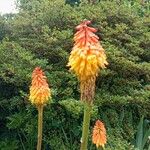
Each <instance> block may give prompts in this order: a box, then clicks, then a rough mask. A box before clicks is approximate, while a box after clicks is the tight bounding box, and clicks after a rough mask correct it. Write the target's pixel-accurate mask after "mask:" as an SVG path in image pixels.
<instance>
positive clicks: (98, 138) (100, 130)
mask: <svg viewBox="0 0 150 150" xmlns="http://www.w3.org/2000/svg"><path fill="white" fill-rule="evenodd" d="M92 142H93V144H96V147H97V148H98V147H100V146H101V147H103V148H104V145H105V144H106V142H107V139H106V129H105V126H104V124H103V123H102V122H101V121H100V120H97V121H96V123H95V126H94V128H93V135H92Z"/></svg>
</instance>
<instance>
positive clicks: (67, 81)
mask: <svg viewBox="0 0 150 150" xmlns="http://www.w3.org/2000/svg"><path fill="white" fill-rule="evenodd" d="M145 5H146V6H145ZM145 5H144V6H143V5H141V4H139V3H135V4H131V3H130V2H128V1H126V2H122V1H120V2H118V1H100V2H99V3H96V5H92V4H86V2H85V3H80V5H79V6H76V5H74V6H73V7H72V6H70V5H69V4H65V1H62V0H55V1H54V0H51V1H48V0H41V1H36V0H33V1H28V0H26V1H22V0H21V1H20V4H19V7H20V12H19V13H18V14H16V15H13V16H12V17H9V18H8V17H6V16H1V17H0V33H1V34H0V40H1V43H0V113H1V116H0V125H1V128H0V133H1V135H0V149H2V150H8V149H10V147H11V150H15V149H29V150H32V149H34V147H35V145H36V136H37V135H36V133H37V127H36V124H37V121H36V120H37V112H36V110H35V109H34V108H33V107H32V106H30V103H29V102H28V93H29V92H28V90H29V85H30V77H31V72H32V70H33V68H34V67H35V66H41V67H42V68H43V69H44V70H45V72H46V75H47V77H48V81H49V83H50V86H51V89H52V94H53V95H52V96H53V103H52V104H51V105H48V106H47V107H45V113H44V139H43V140H44V144H43V147H44V149H45V150H46V149H52V150H55V149H56V150H58V149H60V147H61V149H64V150H67V149H68V150H76V149H79V143H80V137H81V125H82V115H83V109H82V108H83V106H82V103H80V102H79V99H80V93H79V85H78V82H77V79H76V77H75V76H74V75H73V74H71V73H70V72H69V71H68V68H67V67H66V65H67V61H68V56H69V53H70V51H71V48H72V46H73V40H72V39H73V34H74V31H75V30H74V28H75V26H76V25H78V24H79V23H80V22H81V21H82V20H84V19H89V20H91V21H92V26H93V27H95V28H97V29H98V32H97V35H98V36H99V37H100V39H101V41H102V46H103V47H104V48H105V50H106V53H107V56H108V62H109V65H108V68H107V69H105V70H102V71H101V72H100V74H99V77H98V79H97V83H96V84H97V89H96V93H97V94H96V97H95V101H94V107H93V115H92V121H91V128H92V126H93V124H94V122H95V120H96V119H101V120H103V122H104V123H105V124H106V128H107V132H108V144H107V145H106V147H107V149H114V150H126V149H131V150H132V149H133V146H132V145H131V144H130V143H131V142H132V140H133V139H134V135H135V133H136V129H137V124H138V122H139V119H140V117H141V116H142V115H143V116H145V118H147V119H150V52H149V47H150V42H149V39H150V34H149V27H150V22H149V21H150V18H149V13H148V12H149V10H148V7H149V3H147V4H145ZM89 140H90V139H89ZM89 148H90V149H93V150H94V149H95V146H94V145H92V144H91V142H90V144H89Z"/></svg>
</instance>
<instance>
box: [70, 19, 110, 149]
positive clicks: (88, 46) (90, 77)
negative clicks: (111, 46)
mask: <svg viewBox="0 0 150 150" xmlns="http://www.w3.org/2000/svg"><path fill="white" fill-rule="evenodd" d="M90 23H91V21H84V22H83V23H81V24H80V25H78V26H77V27H76V30H77V32H76V34H75V35H74V42H75V43H74V47H73V49H72V51H71V54H70V57H69V62H68V66H69V67H70V70H71V71H73V72H74V73H75V74H76V75H77V77H78V80H79V81H80V92H81V100H82V101H83V102H84V118H83V128H82V138H81V147H80V150H87V145H88V132H89V124H90V115H91V110H92V104H93V100H94V95H95V80H96V76H97V75H98V72H99V70H100V69H101V68H105V67H106V65H107V64H108V63H107V61H106V55H105V51H104V49H103V48H102V46H101V44H100V42H99V41H98V40H99V38H98V36H97V35H95V32H96V31H97V30H96V29H94V28H92V27H89V26H88V25H89V24H90Z"/></svg>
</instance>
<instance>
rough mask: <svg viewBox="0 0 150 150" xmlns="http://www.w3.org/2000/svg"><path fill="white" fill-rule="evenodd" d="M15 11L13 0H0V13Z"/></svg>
mask: <svg viewBox="0 0 150 150" xmlns="http://www.w3.org/2000/svg"><path fill="white" fill-rule="evenodd" d="M15 12H16V9H15V0H0V14H6V13H15Z"/></svg>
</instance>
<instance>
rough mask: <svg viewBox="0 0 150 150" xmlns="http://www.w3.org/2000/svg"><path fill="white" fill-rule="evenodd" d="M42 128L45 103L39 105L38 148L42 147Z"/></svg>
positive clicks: (39, 149) (38, 149)
mask: <svg viewBox="0 0 150 150" xmlns="http://www.w3.org/2000/svg"><path fill="white" fill-rule="evenodd" d="M42 130H43V105H40V106H38V143H37V150H41V147H42Z"/></svg>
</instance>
